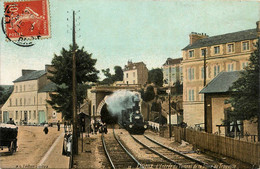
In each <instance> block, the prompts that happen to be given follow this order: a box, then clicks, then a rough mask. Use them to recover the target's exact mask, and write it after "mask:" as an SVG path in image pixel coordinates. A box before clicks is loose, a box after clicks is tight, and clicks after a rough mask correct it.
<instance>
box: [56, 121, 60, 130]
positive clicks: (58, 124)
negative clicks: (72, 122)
mask: <svg viewBox="0 0 260 169" xmlns="http://www.w3.org/2000/svg"><path fill="white" fill-rule="evenodd" d="M57 127H58V131H60V121H58V123H57Z"/></svg>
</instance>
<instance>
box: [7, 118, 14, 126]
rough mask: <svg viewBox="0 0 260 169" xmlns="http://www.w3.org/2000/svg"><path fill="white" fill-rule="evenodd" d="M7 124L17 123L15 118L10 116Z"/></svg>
mask: <svg viewBox="0 0 260 169" xmlns="http://www.w3.org/2000/svg"><path fill="white" fill-rule="evenodd" d="M7 124H13V125H15V122H14V121H13V118H9V121H8V122H7Z"/></svg>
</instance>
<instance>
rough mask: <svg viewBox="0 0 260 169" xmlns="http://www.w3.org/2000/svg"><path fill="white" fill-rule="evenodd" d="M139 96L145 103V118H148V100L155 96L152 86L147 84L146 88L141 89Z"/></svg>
mask: <svg viewBox="0 0 260 169" xmlns="http://www.w3.org/2000/svg"><path fill="white" fill-rule="evenodd" d="M141 98H142V99H143V101H145V102H146V103H147V108H148V109H147V120H149V118H150V117H149V113H150V110H149V109H150V104H149V102H151V101H152V100H153V99H154V98H155V93H154V88H153V86H151V85H150V86H147V88H146V90H145V91H144V90H143V89H142V90H141Z"/></svg>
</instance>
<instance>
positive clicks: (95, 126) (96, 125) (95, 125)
mask: <svg viewBox="0 0 260 169" xmlns="http://www.w3.org/2000/svg"><path fill="white" fill-rule="evenodd" d="M98 128H99V127H98V124H97V123H94V130H95V134H97V131H98Z"/></svg>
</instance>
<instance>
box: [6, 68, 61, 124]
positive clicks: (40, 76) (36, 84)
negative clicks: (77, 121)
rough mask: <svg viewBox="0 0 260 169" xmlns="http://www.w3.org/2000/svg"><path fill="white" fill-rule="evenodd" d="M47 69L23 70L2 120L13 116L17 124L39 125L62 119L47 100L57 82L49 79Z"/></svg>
mask: <svg viewBox="0 0 260 169" xmlns="http://www.w3.org/2000/svg"><path fill="white" fill-rule="evenodd" d="M48 68H50V66H48V65H46V67H45V70H22V76H21V77H19V78H18V79H16V80H15V81H13V82H14V90H13V92H12V94H11V95H10V97H9V98H8V100H7V101H6V102H5V104H4V105H3V107H2V121H3V122H4V123H6V122H7V121H8V120H9V118H12V119H13V120H14V122H15V123H16V124H27V125H38V124H41V123H55V122H57V121H58V120H60V121H61V120H62V116H61V113H57V112H56V111H55V110H54V109H52V107H51V106H50V105H49V104H48V103H47V102H46V100H48V99H50V96H49V94H50V93H51V92H53V91H55V84H54V83H52V82H50V81H49V80H48V79H47V73H48V71H47V70H48Z"/></svg>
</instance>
